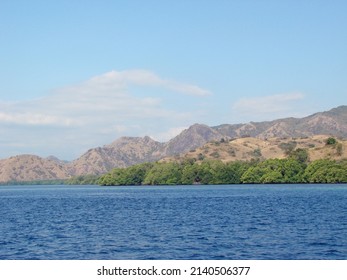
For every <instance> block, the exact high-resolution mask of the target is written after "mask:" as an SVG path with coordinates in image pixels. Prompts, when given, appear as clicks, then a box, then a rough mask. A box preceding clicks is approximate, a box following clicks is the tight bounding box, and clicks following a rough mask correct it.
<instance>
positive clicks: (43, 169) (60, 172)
mask: <svg viewBox="0 0 347 280" xmlns="http://www.w3.org/2000/svg"><path fill="white" fill-rule="evenodd" d="M71 175H72V174H71V173H70V172H69V170H68V169H67V168H66V166H65V165H62V164H59V163H57V162H56V161H54V160H50V159H44V158H41V157H38V156H35V155H19V156H14V157H10V158H8V159H3V160H0V182H9V181H34V180H56V179H67V178H70V177H71Z"/></svg>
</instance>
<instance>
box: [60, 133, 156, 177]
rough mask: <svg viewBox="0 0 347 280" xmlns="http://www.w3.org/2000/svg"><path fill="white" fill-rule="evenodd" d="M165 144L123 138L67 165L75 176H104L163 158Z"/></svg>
mask: <svg viewBox="0 0 347 280" xmlns="http://www.w3.org/2000/svg"><path fill="white" fill-rule="evenodd" d="M162 151H163V144H162V143H159V142H157V141H154V140H153V139H151V138H150V137H148V136H146V137H143V138H141V137H121V138H119V139H118V140H116V141H114V142H113V143H111V144H109V145H105V146H104V147H99V148H95V149H90V150H88V151H87V152H86V153H85V154H83V155H82V156H81V157H80V158H78V159H76V160H74V161H72V162H71V163H69V164H68V165H67V167H68V169H69V170H70V171H71V173H72V174H74V175H83V174H102V173H105V172H107V171H110V170H111V169H112V168H114V167H127V166H130V165H134V164H137V163H142V162H149V161H156V160H158V159H160V158H162V157H163V154H162Z"/></svg>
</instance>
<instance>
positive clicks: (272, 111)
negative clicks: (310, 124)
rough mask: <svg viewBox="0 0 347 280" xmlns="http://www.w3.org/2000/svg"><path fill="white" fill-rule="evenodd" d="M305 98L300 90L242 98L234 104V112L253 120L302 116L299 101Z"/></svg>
mask: <svg viewBox="0 0 347 280" xmlns="http://www.w3.org/2000/svg"><path fill="white" fill-rule="evenodd" d="M304 98H305V95H304V94H302V93H299V92H294V93H286V94H276V95H269V96H262V97H251V98H241V99H239V100H238V101H236V102H235V103H234V104H233V105H232V112H233V114H234V115H238V116H242V117H246V116H248V118H247V117H246V118H247V119H248V120H253V121H257V120H264V119H271V120H272V119H276V118H280V117H288V116H293V117H295V116H301V115H302V114H301V113H300V110H299V107H300V106H299V103H300V102H301V101H302V100H303V99H304Z"/></svg>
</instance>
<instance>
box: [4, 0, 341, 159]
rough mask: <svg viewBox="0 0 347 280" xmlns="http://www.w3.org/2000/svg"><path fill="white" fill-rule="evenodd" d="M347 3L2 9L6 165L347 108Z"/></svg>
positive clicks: (130, 2)
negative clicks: (125, 139) (129, 139)
mask: <svg viewBox="0 0 347 280" xmlns="http://www.w3.org/2000/svg"><path fill="white" fill-rule="evenodd" d="M346 12H347V1H338V0H331V1H319V0H315V1H313V0H300V1H299V0H281V1H275V0H274V1H270V0H262V1H259V0H253V1H252V0H189V1H187V0H175V1H172V0H170V1H169V0H102V1H100V0H83V1H82V0H60V1H53V0H52V1H50V0H41V1H39V0H31V1H26V0H1V1H0V133H1V138H0V158H7V157H10V156H14V155H17V154H36V155H39V156H42V157H47V156H49V155H55V156H57V157H59V158H60V159H64V160H73V159H75V158H77V157H78V156H80V155H82V154H83V153H84V152H86V151H87V150H88V149H89V148H93V147H97V146H103V145H105V144H109V143H111V142H113V141H114V140H116V139H117V138H119V137H121V136H134V137H137V136H139V137H143V136H145V135H148V136H150V137H152V138H153V139H155V140H157V141H161V142H164V141H168V140H169V139H171V138H172V137H174V136H176V135H177V134H179V133H180V132H181V131H182V130H183V129H185V128H188V127H189V126H190V125H192V124H194V123H202V124H207V125H210V126H214V125H219V124H224V123H229V124H235V123H247V122H250V121H266V120H273V119H278V118H284V117H304V116H307V115H310V114H312V113H315V112H318V111H327V110H330V109H331V108H334V107H337V106H340V105H347V100H346V96H347V95H346V94H347V78H346V77H347V51H346V49H347V31H346V30H347V17H346Z"/></svg>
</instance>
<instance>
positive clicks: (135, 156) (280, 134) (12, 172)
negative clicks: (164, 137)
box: [0, 106, 347, 182]
mask: <svg viewBox="0 0 347 280" xmlns="http://www.w3.org/2000/svg"><path fill="white" fill-rule="evenodd" d="M320 134H324V135H332V136H334V137H339V138H347V106H340V107H337V108H334V109H332V110H329V111H326V112H320V113H316V114H313V115H310V116H307V117H304V118H284V119H278V120H273V121H266V122H250V123H246V124H223V125H219V126H213V127H209V126H207V125H204V124H194V125H192V126H191V127H189V128H188V129H186V130H184V131H182V132H181V133H180V134H179V135H177V136H176V137H174V138H172V139H171V140H170V141H168V142H166V143H160V142H157V141H155V140H153V139H151V138H150V137H148V136H146V137H121V138H119V139H117V140H116V141H114V142H113V143H111V144H108V145H105V146H103V147H97V148H93V149H90V150H88V151H87V152H86V153H84V154H83V155H82V156H81V157H79V158H77V159H75V160H74V161H72V162H69V163H66V162H64V161H61V160H59V159H57V158H55V157H53V156H51V157H48V158H46V159H43V158H40V157H38V156H33V155H21V156H16V157H11V158H8V159H3V160H0V182H7V181H29V180H50V179H63V178H69V177H71V176H77V175H85V174H102V173H105V172H108V171H110V170H111V169H112V168H115V167H127V166H130V165H134V164H137V163H142V162H151V161H157V160H160V159H163V158H168V157H172V156H177V155H182V154H186V153H194V150H196V149H198V148H199V147H202V146H203V145H205V144H206V143H209V142H212V143H213V142H215V143H230V142H232V141H231V140H233V139H239V138H246V137H253V138H256V139H259V140H263V141H266V140H267V139H271V138H277V139H286V138H288V139H290V138H292V137H295V138H307V137H313V136H315V135H320ZM252 141H253V140H252ZM254 141H255V140H254ZM257 141H258V140H257ZM320 141H323V140H320ZM235 143H236V142H235ZM235 143H234V144H235ZM259 145H260V144H259ZM262 145H269V144H268V143H263V144H261V145H260V146H259V147H258V148H254V149H253V148H252V149H253V150H251V151H246V152H245V153H246V154H241V153H238V152H237V151H236V150H235V151H233V150H232V147H228V149H229V150H228V151H229V152H228V153H230V155H231V156H233V155H234V154H235V155H236V157H237V158H238V159H240V160H242V159H247V158H248V156H247V153H248V154H249V153H250V152H254V151H255V150H257V149H261V150H263V148H261V146H262ZM310 145H311V146H312V145H316V144H315V143H311V144H310ZM254 147H256V145H255V146H254ZM273 148H274V147H273ZM204 149H206V147H204ZM274 149H275V150H276V149H277V148H274ZM214 152H216V153H213V155H214V156H213V155H212V157H216V158H218V153H219V154H220V153H222V152H221V151H220V152H219V151H214ZM264 152H265V150H263V153H264ZM200 153H201V154H202V155H203V156H205V157H209V155H210V154H211V153H210V154H204V153H202V152H201V151H200V152H199V154H200ZM254 155H255V156H257V152H256V153H255V154H254ZM280 155H281V153H280V152H279V153H278V156H280Z"/></svg>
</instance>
